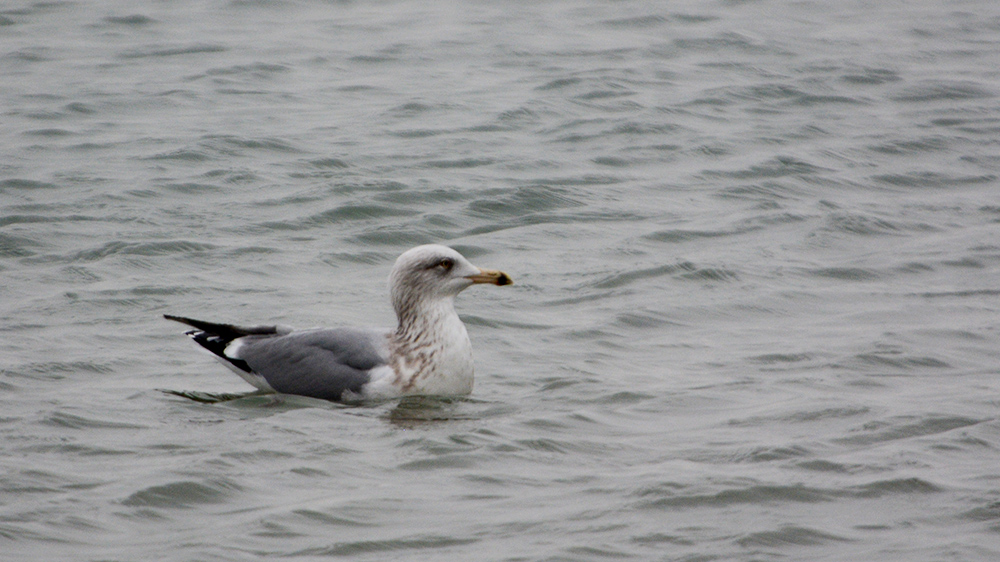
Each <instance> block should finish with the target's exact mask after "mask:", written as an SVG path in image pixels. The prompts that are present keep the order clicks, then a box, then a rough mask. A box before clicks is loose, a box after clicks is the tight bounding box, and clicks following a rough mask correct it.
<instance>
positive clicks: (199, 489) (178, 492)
mask: <svg viewBox="0 0 1000 562" xmlns="http://www.w3.org/2000/svg"><path fill="white" fill-rule="evenodd" d="M240 490H242V487H241V486H239V485H237V484H235V483H233V482H230V481H228V480H222V479H217V480H207V481H204V482H195V481H190V480H184V481H179V482H171V483H168V484H160V485H156V486H149V487H148V488H144V489H142V490H139V491H138V492H135V493H133V494H132V495H130V496H129V497H127V498H125V499H124V500H122V505H126V506H129V507H145V508H149V507H153V508H174V509H188V508H192V507H195V506H198V505H205V504H218V503H223V502H225V501H226V500H227V499H228V498H229V497H230V496H231V495H232V494H233V493H234V492H238V491H240Z"/></svg>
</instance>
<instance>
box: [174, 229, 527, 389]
mask: <svg viewBox="0 0 1000 562" xmlns="http://www.w3.org/2000/svg"><path fill="white" fill-rule="evenodd" d="M475 283H490V284H494V285H509V284H510V283H511V280H510V277H508V276H507V274H506V273H503V272H500V271H493V270H486V269H479V268H478V267H476V266H474V265H472V264H471V263H469V261H468V260H466V259H465V258H464V257H462V255H461V254H459V253H458V252H456V251H455V250H453V249H451V248H448V247H446V246H438V245H433V244H431V245H426V246H418V247H416V248H413V249H412V250H409V251H407V252H405V253H404V254H403V255H401V256H400V257H399V259H397V260H396V264H395V265H394V266H393V268H392V273H391V274H390V275H389V291H390V295H391V297H392V304H393V308H394V309H395V311H396V318H397V320H398V321H399V324H398V326H397V327H396V328H395V329H394V330H377V329H359V328H320V329H313V330H298V331H297V330H292V329H291V328H287V327H284V326H251V327H239V326H233V325H229V324H216V323H211V322H203V321H200V320H193V319H190V318H182V317H178V316H170V315H167V316H166V318H168V319H170V320H176V321H178V322H182V323H184V324H187V325H189V326H192V327H194V328H196V329H195V330H191V331H189V332H187V334H188V335H189V336H191V338H192V339H194V341H195V342H197V343H198V344H199V345H201V346H202V347H204V348H205V349H207V350H208V351H210V352H212V353H213V354H214V355H215V356H216V357H217V358H218V359H219V360H221V361H222V362H223V363H224V364H226V366H228V367H229V368H231V369H232V370H233V371H235V372H236V374H238V375H240V376H241V377H243V379H244V380H246V381H247V382H248V383H250V384H252V385H253V386H255V387H257V388H258V389H260V390H262V391H266V392H280V393H284V394H298V395H302V396H311V397H314V398H323V399H326V400H338V401H344V400H368V399H382V398H393V397H397V396H405V395H446V396H447V395H466V394H469V393H471V392H472V384H473V365H472V344H471V342H470V341H469V334H468V333H467V332H466V330H465V325H464V324H463V323H462V320H461V319H460V318H459V317H458V314H457V313H456V312H455V306H454V302H455V296H456V295H458V293H460V292H461V291H462V290H464V289H466V288H468V287H470V286H472V285H473V284H475Z"/></svg>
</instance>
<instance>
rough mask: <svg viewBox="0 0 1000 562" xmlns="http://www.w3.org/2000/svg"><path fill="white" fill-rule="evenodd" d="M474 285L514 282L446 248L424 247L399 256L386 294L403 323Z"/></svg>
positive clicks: (429, 245)
mask: <svg viewBox="0 0 1000 562" xmlns="http://www.w3.org/2000/svg"><path fill="white" fill-rule="evenodd" d="M475 283H489V284H493V285H510V284H511V283H513V281H511V279H510V277H509V276H508V275H507V274H506V273H504V272H502V271H495V270H490V269H480V268H478V267H476V266H474V265H472V264H471V263H469V260H467V259H465V258H464V257H462V254H460V253H458V252H456V251H455V250H453V249H451V248H449V247H447V246H440V245H438V244H427V245H425V246H417V247H416V248H413V249H410V250H407V251H406V252H404V253H403V255H401V256H399V258H398V259H397V260H396V264H395V265H394V266H393V267H392V273H390V274H389V293H390V294H391V296H392V304H393V307H394V308H395V309H396V315H397V316H398V317H399V318H400V320H402V319H403V317H404V315H406V314H407V313H414V312H416V309H418V308H423V307H425V306H427V305H429V304H432V303H436V302H438V301H441V300H451V299H454V298H455V295H457V294H459V293H461V292H462V291H463V290H465V289H467V288H469V287H470V286H472V285H473V284H475Z"/></svg>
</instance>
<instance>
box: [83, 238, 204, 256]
mask: <svg viewBox="0 0 1000 562" xmlns="http://www.w3.org/2000/svg"><path fill="white" fill-rule="evenodd" d="M215 248H216V246H215V245H214V244H206V243H204V242H191V241H188V240H171V241H166V242H120V241H116V242H107V243H105V244H102V245H101V246H99V247H97V248H91V249H89V250H84V251H81V252H77V253H76V254H74V255H73V256H72V257H70V261H95V260H100V259H104V258H106V257H108V256H112V255H119V254H121V255H137V256H162V255H167V254H190V253H197V252H207V251H210V250H214V249H215Z"/></svg>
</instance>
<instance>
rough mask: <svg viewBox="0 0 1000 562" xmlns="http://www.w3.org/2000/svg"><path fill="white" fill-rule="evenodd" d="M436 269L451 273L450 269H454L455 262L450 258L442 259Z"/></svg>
mask: <svg viewBox="0 0 1000 562" xmlns="http://www.w3.org/2000/svg"><path fill="white" fill-rule="evenodd" d="M438 267H440V268H441V269H443V270H445V271H451V268H453V267H455V260H453V259H451V258H444V259H443V260H441V261H439V262H438Z"/></svg>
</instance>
